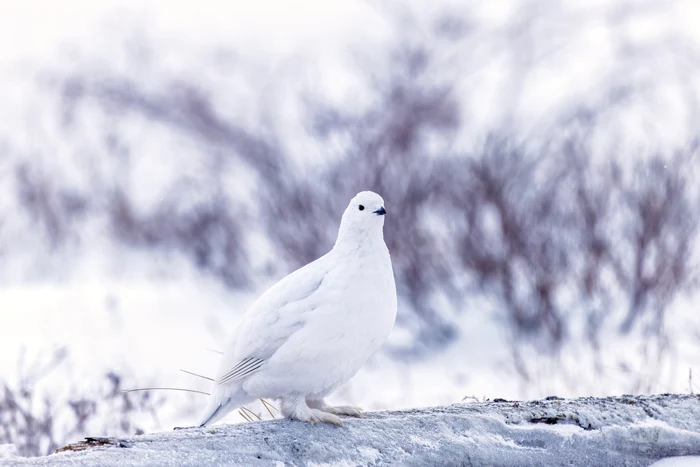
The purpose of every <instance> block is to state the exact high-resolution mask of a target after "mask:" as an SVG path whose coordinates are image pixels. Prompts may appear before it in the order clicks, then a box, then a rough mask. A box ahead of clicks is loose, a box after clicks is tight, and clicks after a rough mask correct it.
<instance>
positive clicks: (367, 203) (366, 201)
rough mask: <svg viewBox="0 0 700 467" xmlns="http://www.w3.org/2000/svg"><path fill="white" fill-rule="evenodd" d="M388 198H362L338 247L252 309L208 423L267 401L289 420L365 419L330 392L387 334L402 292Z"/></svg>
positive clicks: (345, 220) (230, 351)
mask: <svg viewBox="0 0 700 467" xmlns="http://www.w3.org/2000/svg"><path fill="white" fill-rule="evenodd" d="M386 213H387V211H386V209H385V206H384V200H383V199H382V197H381V196H379V195H378V194H376V193H374V192H371V191H363V192H360V193H358V194H357V195H356V196H355V197H353V198H352V200H351V201H350V204H349V205H348V207H347V208H346V209H345V212H344V213H343V215H342V218H341V221H340V227H339V229H338V236H337V239H336V241H335V244H334V245H333V248H332V249H331V250H330V251H329V252H328V253H326V254H325V255H323V256H321V257H320V258H318V259H316V260H315V261H312V262H310V263H309V264H307V265H305V266H303V267H301V268H299V269H297V270H296V271H294V272H292V273H291V274H289V275H288V276H286V277H284V278H283V279H281V280H280V281H279V282H277V283H276V284H274V285H273V286H272V287H270V288H269V289H268V290H267V291H266V292H265V293H263V294H262V295H261V296H260V297H259V298H258V299H257V300H256V301H255V302H254V303H253V304H252V305H251V307H250V308H249V309H248V310H247V311H246V312H245V313H244V315H243V317H242V318H241V321H240V323H239V325H238V326H237V328H236V329H235V330H234V332H233V334H232V337H231V339H230V341H229V342H228V344H227V345H226V348H225V350H224V353H223V355H222V357H221V361H220V364H219V369H218V371H217V374H216V378H215V379H214V381H213V383H212V384H213V389H212V391H211V392H210V396H209V402H208V404H207V406H206V408H205V409H204V412H203V414H202V416H201V421H200V423H199V426H200V427H204V426H208V425H211V424H213V423H216V422H217V421H219V420H221V419H222V418H223V417H224V416H226V415H227V414H228V413H230V412H231V411H233V410H234V409H236V408H238V407H241V406H244V405H245V404H248V403H250V402H252V401H254V400H256V399H259V398H268V399H276V400H279V401H280V404H281V412H282V415H283V416H284V417H285V418H289V419H292V420H299V421H304V422H310V423H317V422H325V423H330V424H334V425H341V426H342V425H343V421H342V419H341V418H340V417H339V416H338V415H347V416H354V417H361V416H362V409H361V408H359V407H353V406H331V405H328V404H327V403H326V401H325V398H326V397H327V396H328V395H330V394H331V393H333V392H334V391H335V390H337V389H338V388H339V387H341V386H342V385H343V384H345V383H346V382H347V381H348V380H349V379H350V378H352V377H353V376H354V375H355V374H356V373H357V372H358V370H359V369H360V368H361V367H362V366H363V365H364V364H365V363H366V362H367V360H369V358H370V357H371V356H372V355H374V354H375V353H376V352H377V350H379V348H380V347H381V346H382V344H383V343H384V342H385V341H386V339H387V337H388V336H389V333H390V331H391V329H392V328H393V326H394V322H395V321H396V313H397V296H396V284H395V279H394V272H393V268H392V265H391V257H390V254H389V249H388V248H387V246H386V243H385V241H384V219H385V217H386Z"/></svg>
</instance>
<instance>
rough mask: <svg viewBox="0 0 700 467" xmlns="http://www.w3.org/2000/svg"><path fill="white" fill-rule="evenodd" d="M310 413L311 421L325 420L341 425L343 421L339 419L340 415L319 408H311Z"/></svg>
mask: <svg viewBox="0 0 700 467" xmlns="http://www.w3.org/2000/svg"><path fill="white" fill-rule="evenodd" d="M311 413H312V416H311V420H309V421H310V422H311V423H316V422H326V423H332V424H333V425H338V426H343V421H342V420H341V419H340V417H338V416H336V415H333V414H332V413H330V412H324V411H323V410H319V409H311Z"/></svg>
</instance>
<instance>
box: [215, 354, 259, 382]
mask: <svg viewBox="0 0 700 467" xmlns="http://www.w3.org/2000/svg"><path fill="white" fill-rule="evenodd" d="M263 363H265V360H263V359H261V358H244V359H243V360H241V361H240V362H238V365H236V366H234V367H233V368H231V371H229V372H228V373H226V374H225V375H223V376H221V377H220V378H219V379H218V380H217V381H216V383H217V384H224V383H228V382H230V381H236V380H237V379H241V378H245V377H246V376H249V375H251V374H252V373H255V372H256V371H258V370H259V369H260V367H261V366H262V364H263Z"/></svg>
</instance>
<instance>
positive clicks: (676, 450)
mask: <svg viewBox="0 0 700 467" xmlns="http://www.w3.org/2000/svg"><path fill="white" fill-rule="evenodd" d="M591 421H595V425H593V424H591ZM118 446H121V447H118ZM699 454H700V398H698V397H696V396H678V395H664V396H650V397H640V396H637V397H633V396H622V397H617V398H604V399H595V398H582V399H571V400H560V399H551V400H539V401H531V402H520V403H519V404H515V403H513V402H500V403H497V402H480V403H468V404H454V405H450V406H442V407H435V408H427V409H413V410H406V411H398V412H372V413H368V414H366V416H365V417H364V418H363V419H346V422H345V426H344V427H335V426H329V425H323V424H318V425H311V424H307V423H303V422H296V421H290V420H273V421H264V422H253V423H247V424H238V425H215V426H213V427H208V428H204V429H199V428H189V429H183V430H177V431H173V432H165V433H155V434H149V435H142V436H135V437H130V438H124V439H119V440H114V439H113V440H111V445H103V446H100V447H91V448H88V449H86V450H83V451H79V452H74V451H65V452H62V453H59V454H56V455H52V456H49V457H45V458H31V459H25V458H18V457H15V458H11V459H8V460H6V461H0V465H16V466H63V465H71V466H80V465H101V466H113V465H114V466H116V465H120V466H134V467H135V466H142V465H162V466H169V465H178V466H190V465H192V466H194V465H223V464H225V465H249V466H257V465H260V466H262V465H281V464H280V463H283V464H284V465H315V466H344V465H395V464H400V465H452V464H459V465H500V466H515V465H518V466H523V465H525V466H527V465H573V466H576V465H586V466H590V465H628V466H648V465H650V464H651V463H653V462H654V461H657V460H659V459H664V458H669V457H670V458H673V457H676V459H673V460H670V459H668V460H665V461H663V462H661V463H659V464H655V465H661V466H675V465H692V464H689V463H688V462H692V461H694V460H697V459H698V457H695V458H692V457H691V458H678V457H677V456H687V455H699ZM681 461H682V462H685V464H674V463H671V462H681ZM10 463H11V464H10Z"/></svg>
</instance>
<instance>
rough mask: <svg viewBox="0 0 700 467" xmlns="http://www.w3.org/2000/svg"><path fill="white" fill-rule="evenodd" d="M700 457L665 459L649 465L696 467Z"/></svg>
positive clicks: (657, 466)
mask: <svg viewBox="0 0 700 467" xmlns="http://www.w3.org/2000/svg"><path fill="white" fill-rule="evenodd" d="M699 465H700V456H677V457H667V458H666V459H661V460H660V461H658V462H654V463H653V464H651V467H698V466H699Z"/></svg>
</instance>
